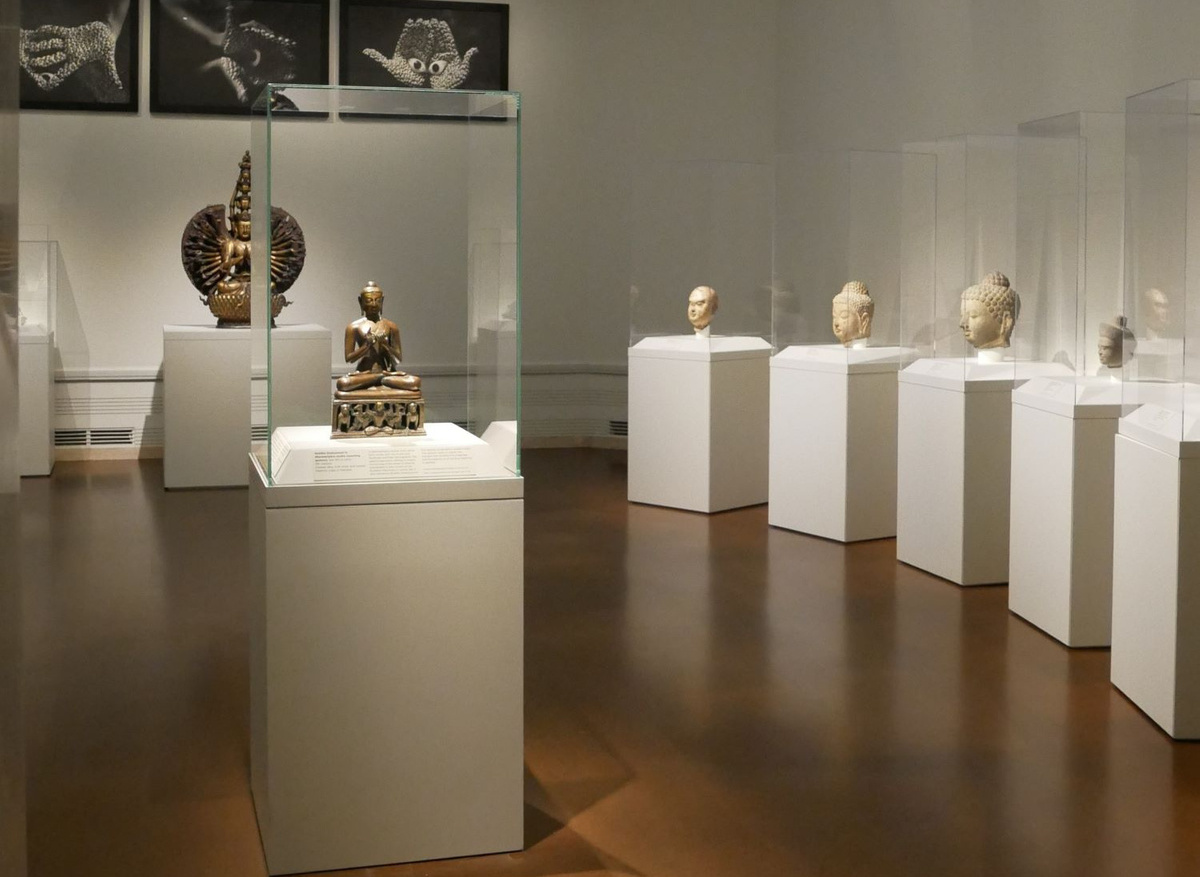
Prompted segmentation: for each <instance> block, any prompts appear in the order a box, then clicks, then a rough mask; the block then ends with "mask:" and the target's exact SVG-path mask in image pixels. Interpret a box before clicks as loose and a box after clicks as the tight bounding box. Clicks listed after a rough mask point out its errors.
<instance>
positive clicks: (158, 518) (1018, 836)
mask: <svg viewBox="0 0 1200 877" xmlns="http://www.w3.org/2000/svg"><path fill="white" fill-rule="evenodd" d="M525 467H526V476H527V510H528V517H527V531H526V541H527V551H526V558H527V573H526V605H527V610H526V620H527V645H526V670H527V672H526V679H527V681H526V710H525V715H526V746H525V757H526V767H527V791H526V834H527V849H526V850H525V851H524V852H522V853H519V854H514V855H503V856H491V857H483V858H477V859H460V860H455V861H450V862H436V863H425V864H417V865H402V866H395V867H389V868H376V869H371V870H368V871H359V872H344V873H348V874H373V875H388V877H400V875H404V877H410V875H411V877H415V875H436V877H441V875H470V877H475V875H480V877H482V875H505V877H552V875H573V877H599V875H646V877H706V875H728V877H743V875H744V877H768V875H796V877H806V875H823V877H824V875H922V877H928V875H976V874H978V875H1020V877H1031V875H1034V877H1036V875H1080V877H1085V875H1086V877H1103V875H1114V877H1117V875H1120V877H1130V875H1138V877H1142V875H1179V877H1183V875H1196V874H1200V745H1194V744H1178V743H1173V742H1171V741H1170V740H1169V739H1168V738H1167V737H1166V736H1164V735H1163V734H1162V733H1161V732H1159V731H1158V730H1157V728H1156V727H1155V726H1154V725H1152V723H1151V722H1150V721H1149V720H1148V719H1147V718H1146V717H1145V716H1143V715H1142V714H1141V713H1139V712H1138V711H1137V709H1136V708H1134V707H1133V706H1132V705H1131V704H1130V703H1129V702H1128V701H1126V700H1125V699H1124V698H1123V697H1121V696H1120V695H1119V694H1117V693H1116V692H1115V691H1114V690H1113V689H1112V688H1111V686H1110V685H1109V683H1108V654H1107V653H1106V652H1104V651H1096V650H1090V651H1081V652H1068V651H1067V650H1066V649H1064V648H1062V647H1060V646H1058V645H1057V644H1056V643H1054V642H1053V641H1051V640H1050V639H1048V638H1047V637H1045V636H1044V635H1042V634H1041V633H1039V632H1038V631H1036V630H1035V629H1033V628H1032V627H1030V626H1028V625H1026V624H1025V623H1023V622H1021V621H1019V620H1018V619H1016V618H1015V617H1013V616H1011V615H1010V614H1009V613H1008V611H1007V604H1006V600H1007V592H1006V590H1005V589H1004V588H978V589H967V590H964V589H960V588H957V587H955V586H953V585H950V584H947V583H945V582H942V581H940V580H937V579H934V578H932V577H930V576H927V575H925V574H923V573H921V572H918V571H916V570H914V569H911V568H908V567H904V566H900V565H898V564H897V563H896V562H895V546H894V543H893V542H891V541H882V542H874V543H867V544H861V545H856V546H853V547H849V548H847V547H843V546H841V545H838V544H835V543H831V542H826V541H823V540H819V539H813V538H808V537H805V536H801V535H798V534H795V533H790V532H786V531H782V530H772V529H770V528H768V527H767V523H766V509H765V507H760V508H755V509H748V510H743V511H736V512H728V513H725V514H720V515H713V516H703V515H695V514H689V513H685V512H676V511H670V510H666V509H657V508H650V507H645V506H632V505H629V504H628V503H626V502H625V471H624V457H623V455H621V454H617V453H612V452H600V451H578V450H576V451H541V452H530V453H528V454H527V455H526V458H525ZM23 501H24V504H25V516H24V527H23V541H24V546H25V554H24V564H25V583H26V592H27V596H26V619H25V621H26V634H27V659H28V666H27V725H28V748H29V752H28V758H29V792H28V793H29V856H30V875H31V877H89V875H122V877H130V875H148V877H158V875H162V877H191V875H197V877H199V875H204V877H218V875H219V877H240V875H261V874H264V873H265V871H264V867H263V862H262V857H261V853H260V849H259V844H258V835H257V829H256V826H255V821H254V812H253V808H252V804H251V800H250V794H249V788H248V779H247V757H248V756H247V745H248V741H247V712H248V706H247V696H248V695H247V692H248V686H247V642H246V639H247V600H246V591H247V575H246V552H247V546H246V502H247V499H246V493H245V491H234V490H228V491H196V492H182V493H180V492H173V493H166V492H164V491H163V489H162V477H161V467H160V466H159V465H158V464H156V463H152V462H144V463H141V464H136V463H103V464H99V463H93V464H60V465H59V466H58V468H57V469H56V470H55V474H54V476H53V477H52V478H49V479H35V480H29V479H27V480H26V481H25V483H24V485H23ZM396 793H397V794H398V795H402V794H404V790H403V789H397V790H396Z"/></svg>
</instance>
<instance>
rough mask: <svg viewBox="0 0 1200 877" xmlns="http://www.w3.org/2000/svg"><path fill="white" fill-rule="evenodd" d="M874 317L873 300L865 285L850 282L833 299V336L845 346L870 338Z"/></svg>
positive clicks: (854, 281) (853, 281)
mask: <svg viewBox="0 0 1200 877" xmlns="http://www.w3.org/2000/svg"><path fill="white" fill-rule="evenodd" d="M874 317H875V300H874V299H872V298H871V293H870V292H869V291H868V290H867V285H866V284H865V283H860V282H859V281H857V280H851V281H850V282H849V283H847V284H846V285H845V286H843V287H842V291H841V292H839V293H838V294H837V295H835V296H834V297H833V334H834V335H835V336H837V340H838V341H840V342H842V344H844V345H846V346H849V345H850V344H852V343H854V342H855V341H863V340H866V339H867V338H870V337H871V320H872V319H874Z"/></svg>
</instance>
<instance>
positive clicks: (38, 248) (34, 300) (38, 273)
mask: <svg viewBox="0 0 1200 877" xmlns="http://www.w3.org/2000/svg"><path fill="white" fill-rule="evenodd" d="M17 254H18V259H17V266H18V267H17V296H18V307H19V310H18V318H17V319H18V322H19V324H20V327H21V332H22V334H26V333H30V332H41V333H44V334H47V335H50V336H53V335H54V330H55V322H56V319H55V318H56V317H57V314H58V308H57V296H58V242H57V241H47V240H29V241H24V240H23V241H21V242H20V243H19V244H18V251H17Z"/></svg>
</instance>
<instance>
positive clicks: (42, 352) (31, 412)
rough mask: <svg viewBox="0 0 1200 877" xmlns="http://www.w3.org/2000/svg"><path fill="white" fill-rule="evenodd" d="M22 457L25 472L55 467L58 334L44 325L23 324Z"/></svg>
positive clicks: (45, 472) (37, 472) (40, 472)
mask: <svg viewBox="0 0 1200 877" xmlns="http://www.w3.org/2000/svg"><path fill="white" fill-rule="evenodd" d="M19 356H20V369H21V380H20V384H21V386H20V392H21V395H20V406H21V410H20V425H19V438H18V452H17V453H18V459H19V461H20V466H21V474H22V475H49V474H50V472H51V471H52V470H53V469H54V335H53V334H52V333H51V332H48V331H47V330H46V329H44V328H42V327H40V326H33V325H28V324H27V325H25V326H22V327H21V343H20V353H19Z"/></svg>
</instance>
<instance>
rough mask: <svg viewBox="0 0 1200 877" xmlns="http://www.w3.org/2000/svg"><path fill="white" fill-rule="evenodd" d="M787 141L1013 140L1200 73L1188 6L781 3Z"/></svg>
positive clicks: (1076, 1)
mask: <svg viewBox="0 0 1200 877" xmlns="http://www.w3.org/2000/svg"><path fill="white" fill-rule="evenodd" d="M778 32H779V53H780V63H779V67H778V74H779V80H778V94H779V127H778V134H779V147H780V151H782V152H787V151H791V150H796V149H802V148H808V147H816V148H826V147H834V148H843V147H855V148H882V149H886V148H894V147H896V146H898V145H900V144H902V143H906V142H912V141H921V140H929V139H932V138H935V137H939V136H945V135H954V134H967V133H970V134H1015V133H1016V127H1017V125H1018V124H1020V123H1021V122H1026V121H1032V120H1035V119H1040V118H1044V117H1047V116H1052V115H1057V114H1059V113H1067V112H1074V111H1078V110H1085V111H1123V110H1124V106H1125V98H1126V97H1127V96H1128V95H1131V94H1136V93H1138V92H1141V91H1145V90H1146V89H1148V88H1153V87H1155V86H1157V85H1162V84H1164V83H1168V82H1173V81H1175V80H1178V79H1186V78H1189V77H1195V76H1200V4H1196V3H1194V2H1191V0H1012V2H995V0H852V2H845V0H841V2H839V0H780V8H779V29H778Z"/></svg>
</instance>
